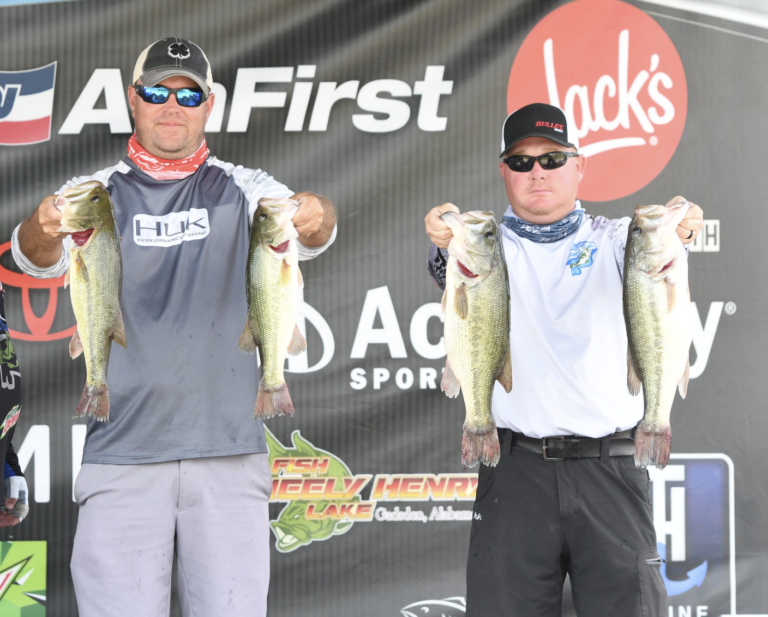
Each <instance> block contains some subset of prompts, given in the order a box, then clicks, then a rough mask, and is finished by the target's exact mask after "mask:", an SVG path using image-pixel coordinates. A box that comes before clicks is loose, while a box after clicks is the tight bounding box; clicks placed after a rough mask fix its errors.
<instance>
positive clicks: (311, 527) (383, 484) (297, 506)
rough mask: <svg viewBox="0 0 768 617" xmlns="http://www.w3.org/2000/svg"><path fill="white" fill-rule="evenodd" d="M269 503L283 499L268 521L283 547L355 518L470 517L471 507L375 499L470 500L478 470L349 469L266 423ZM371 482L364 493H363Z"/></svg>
mask: <svg viewBox="0 0 768 617" xmlns="http://www.w3.org/2000/svg"><path fill="white" fill-rule="evenodd" d="M264 433H265V435H266V438H267V445H268V446H269V466H270V469H271V470H272V496H271V498H270V501H271V502H273V503H285V504H286V506H285V507H284V508H283V509H282V510H281V511H280V513H279V515H278V516H277V518H276V519H274V520H272V521H271V523H270V525H271V527H272V533H273V534H274V535H275V548H277V550H278V551H280V552H281V553H289V552H291V551H295V550H296V549H298V548H300V547H302V546H306V545H308V544H311V543H312V542H317V541H320V540H328V539H329V538H331V537H333V536H338V535H341V534H344V533H346V532H347V531H349V530H350V528H351V527H352V525H353V524H354V523H357V522H371V521H374V520H376V521H379V522H392V523H430V522H435V523H441V522H457V521H469V520H471V519H472V510H465V509H456V510H454V509H453V507H452V506H448V507H443V506H433V507H432V508H431V511H430V512H429V513H427V512H424V511H423V510H421V509H419V508H417V507H415V508H413V509H412V508H411V506H407V507H406V508H405V509H404V510H402V511H401V510H400V508H399V506H395V507H394V509H393V510H388V509H387V508H386V507H385V506H379V505H378V502H392V501H396V502H401V501H409V502H426V501H474V499H475V492H476V491H477V474H473V473H464V474H439V475H435V474H396V475H389V474H378V475H377V476H376V478H375V479H374V480H373V482H371V479H372V478H373V476H371V475H368V474H357V475H355V474H352V472H351V471H350V469H349V467H347V465H346V463H344V461H342V460H341V459H340V458H339V457H337V456H335V455H333V454H331V453H330V452H327V451H326V450H322V449H320V448H318V447H316V446H314V445H313V444H312V443H310V442H309V441H308V440H307V439H305V438H304V437H302V436H301V433H300V432H299V431H294V432H293V433H292V434H291V444H292V447H286V446H284V445H283V444H281V443H280V442H279V441H278V440H277V438H276V437H275V436H274V435H273V434H272V432H271V431H270V430H269V429H268V428H266V427H265V428H264ZM369 484H370V489H369V490H368V491H367V492H368V493H369V496H368V498H365V497H364V496H363V494H362V492H363V490H364V489H366V488H367V487H368V485H369Z"/></svg>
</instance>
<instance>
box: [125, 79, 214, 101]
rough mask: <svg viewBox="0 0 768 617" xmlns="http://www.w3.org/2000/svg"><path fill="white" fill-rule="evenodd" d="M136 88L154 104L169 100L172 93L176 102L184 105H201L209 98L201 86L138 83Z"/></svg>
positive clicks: (144, 97) (143, 97)
mask: <svg viewBox="0 0 768 617" xmlns="http://www.w3.org/2000/svg"><path fill="white" fill-rule="evenodd" d="M134 89H135V90H136V94H138V95H139V96H140V97H141V100H142V101H144V102H145V103H152V104H153V105H162V104H163V103H165V102H167V101H168V97H169V96H171V94H175V95H176V102H177V103H178V104H179V105H181V106H182V107H200V105H202V104H203V102H204V101H205V100H206V99H207V98H208V97H207V96H206V95H205V93H204V92H203V91H202V90H201V89H200V88H166V87H165V86H145V85H143V84H136V85H135V86H134Z"/></svg>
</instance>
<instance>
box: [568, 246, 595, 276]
mask: <svg viewBox="0 0 768 617" xmlns="http://www.w3.org/2000/svg"><path fill="white" fill-rule="evenodd" d="M595 253H597V245H596V244H595V243H594V242H588V241H584V242H577V243H576V244H574V245H573V246H572V247H571V252H570V253H568V261H566V262H565V265H566V266H569V267H570V268H571V276H576V275H578V274H581V270H582V269H583V268H589V266H591V265H592V255H594V254H595Z"/></svg>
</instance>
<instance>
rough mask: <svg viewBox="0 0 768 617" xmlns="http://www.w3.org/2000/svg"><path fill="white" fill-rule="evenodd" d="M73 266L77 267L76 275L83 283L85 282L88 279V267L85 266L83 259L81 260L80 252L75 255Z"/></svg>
mask: <svg viewBox="0 0 768 617" xmlns="http://www.w3.org/2000/svg"><path fill="white" fill-rule="evenodd" d="M75 268H76V269H77V277H78V278H79V279H80V280H81V281H83V282H84V283H87V282H88V281H89V280H90V279H89V277H88V268H86V267H85V261H83V257H82V255H80V252H78V253H76V255H75Z"/></svg>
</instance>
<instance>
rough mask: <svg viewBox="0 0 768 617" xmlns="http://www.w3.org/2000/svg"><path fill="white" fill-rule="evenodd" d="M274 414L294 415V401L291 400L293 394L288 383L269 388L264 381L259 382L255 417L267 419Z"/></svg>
mask: <svg viewBox="0 0 768 617" xmlns="http://www.w3.org/2000/svg"><path fill="white" fill-rule="evenodd" d="M272 416H291V417H293V401H291V394H290V392H288V385H287V384H286V383H285V382H283V383H281V384H280V385H279V386H277V387H275V388H268V387H267V386H265V385H264V382H263V381H262V382H261V384H259V393H258V394H257V395H256V409H255V410H254V412H253V417H254V418H259V419H260V420H266V419H267V418H271V417H272Z"/></svg>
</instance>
